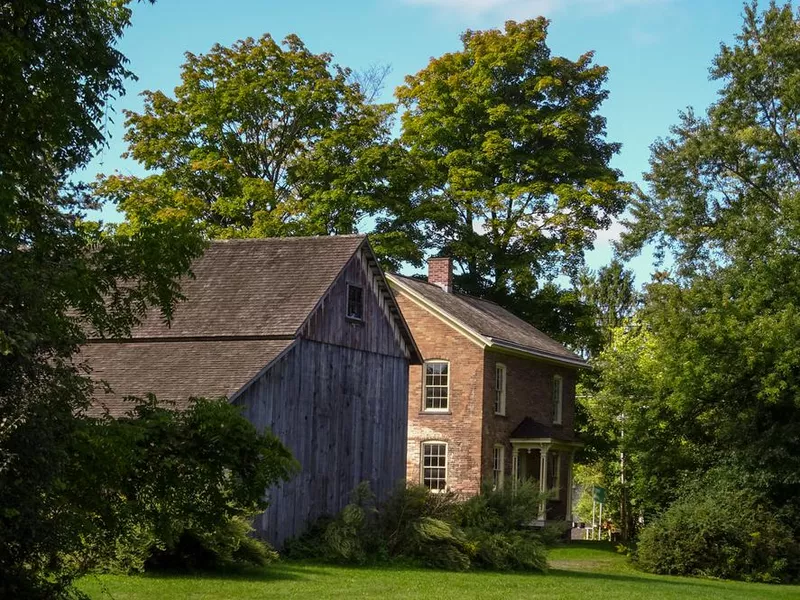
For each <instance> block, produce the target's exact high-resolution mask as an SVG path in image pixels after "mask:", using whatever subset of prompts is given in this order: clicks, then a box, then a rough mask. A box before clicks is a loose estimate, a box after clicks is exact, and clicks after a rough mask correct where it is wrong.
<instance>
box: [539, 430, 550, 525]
mask: <svg viewBox="0 0 800 600" xmlns="http://www.w3.org/2000/svg"><path fill="white" fill-rule="evenodd" d="M548 448H549V447H548V446H546V445H542V448H541V450H540V451H539V456H540V459H539V492H540V493H541V494H542V501H541V502H540V503H539V520H540V521H545V520H546V518H547V450H548Z"/></svg>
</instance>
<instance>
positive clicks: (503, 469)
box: [492, 444, 506, 490]
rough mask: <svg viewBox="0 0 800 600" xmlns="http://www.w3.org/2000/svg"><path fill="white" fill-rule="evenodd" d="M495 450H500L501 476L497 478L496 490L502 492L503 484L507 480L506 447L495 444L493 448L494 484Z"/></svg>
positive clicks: (493, 471) (493, 469)
mask: <svg viewBox="0 0 800 600" xmlns="http://www.w3.org/2000/svg"><path fill="white" fill-rule="evenodd" d="M495 450H500V470H499V472H500V476H499V477H498V478H497V484H496V486H495V489H498V490H502V489H503V484H504V483H505V478H506V447H505V446H504V445H503V444H495V445H494V447H493V448H492V480H493V481H492V483H494V474H495V468H494V452H495Z"/></svg>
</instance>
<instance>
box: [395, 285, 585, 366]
mask: <svg viewBox="0 0 800 600" xmlns="http://www.w3.org/2000/svg"><path fill="white" fill-rule="evenodd" d="M387 278H388V279H389V281H390V282H392V283H393V284H395V285H396V286H397V287H398V288H399V289H400V290H402V291H403V292H406V293H407V294H408V295H409V296H411V297H412V299H415V300H417V301H418V302H420V303H421V304H423V305H424V306H425V307H426V308H428V309H429V310H431V311H432V312H434V313H437V314H438V315H439V316H440V317H442V318H443V319H444V320H445V321H449V322H450V323H451V324H452V325H454V326H456V328H461V329H463V330H465V331H466V332H467V333H470V334H472V335H473V336H475V338H476V340H479V341H480V342H482V343H483V344H485V345H486V346H490V347H497V348H500V349H504V350H511V351H518V352H522V353H525V354H530V355H534V356H537V357H540V358H543V359H546V360H551V361H554V362H559V363H564V364H569V365H573V366H578V367H585V366H586V361H585V360H583V359H582V358H581V357H580V356H578V355H577V354H575V353H574V352H571V351H570V350H568V349H567V348H565V347H564V346H563V345H562V344H561V343H559V342H557V341H556V340H554V339H553V338H551V337H549V336H548V335H547V334H545V333H542V332H541V331H539V330H538V329H536V327H534V326H533V325H531V324H530V323H528V322H527V321H524V320H522V319H520V318H519V317H517V316H516V315H514V314H513V313H511V312H509V311H508V310H506V309H504V308H503V307H501V306H499V305H498V304H495V303H494V302H490V301H488V300H481V299H479V298H475V297H473V296H468V295H466V294H457V293H452V292H445V291H444V290H443V289H442V288H440V287H439V286H437V285H433V284H430V283H428V282H426V281H424V280H421V279H415V278H412V277H403V276H401V275H396V274H391V275H387Z"/></svg>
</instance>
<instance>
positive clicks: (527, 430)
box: [509, 417, 575, 442]
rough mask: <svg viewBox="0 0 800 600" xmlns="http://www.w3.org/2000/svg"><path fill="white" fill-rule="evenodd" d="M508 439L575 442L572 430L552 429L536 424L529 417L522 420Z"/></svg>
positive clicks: (542, 424) (548, 426)
mask: <svg viewBox="0 0 800 600" xmlns="http://www.w3.org/2000/svg"><path fill="white" fill-rule="evenodd" d="M509 438H510V439H512V440H530V439H542V438H545V439H553V440H563V441H568V442H571V441H574V440H575V435H574V433H573V431H572V429H569V430H565V429H562V428H560V427H552V426H550V425H545V424H544V423H537V422H536V421H534V420H533V419H531V418H530V417H525V418H524V419H522V422H521V423H520V424H519V425H517V427H516V429H514V431H512V432H511V435H510V436H509Z"/></svg>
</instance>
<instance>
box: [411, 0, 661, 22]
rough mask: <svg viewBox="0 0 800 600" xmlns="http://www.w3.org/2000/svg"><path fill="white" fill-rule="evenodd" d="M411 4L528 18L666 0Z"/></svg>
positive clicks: (415, 0)
mask: <svg viewBox="0 0 800 600" xmlns="http://www.w3.org/2000/svg"><path fill="white" fill-rule="evenodd" d="M405 1H406V2H407V3H409V4H416V5H421V6H431V7H434V8H439V9H442V10H446V11H448V12H450V13H452V12H460V13H461V14H465V15H469V16H477V15H486V14H497V13H502V15H503V16H504V17H512V18H528V17H535V16H538V15H545V16H547V15H552V14H555V13H560V12H564V11H567V10H569V11H580V12H582V13H589V14H598V13H610V12H615V11H618V10H621V9H623V8H632V7H636V6H646V5H651V4H658V3H662V2H664V1H666V0H405Z"/></svg>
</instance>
